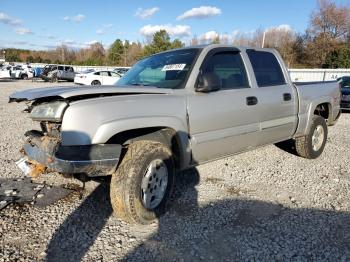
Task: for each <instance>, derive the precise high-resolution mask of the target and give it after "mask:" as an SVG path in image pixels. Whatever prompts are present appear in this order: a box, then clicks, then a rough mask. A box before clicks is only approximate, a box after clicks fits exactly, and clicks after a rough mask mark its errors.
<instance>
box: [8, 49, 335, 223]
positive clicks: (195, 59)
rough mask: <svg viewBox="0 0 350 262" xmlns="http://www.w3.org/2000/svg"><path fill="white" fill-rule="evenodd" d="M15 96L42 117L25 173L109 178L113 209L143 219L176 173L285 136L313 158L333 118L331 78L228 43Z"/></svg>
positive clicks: (162, 205)
mask: <svg viewBox="0 0 350 262" xmlns="http://www.w3.org/2000/svg"><path fill="white" fill-rule="evenodd" d="M13 101H18V102H20V101H27V104H29V108H28V110H27V111H28V112H29V113H30V115H29V116H30V118H31V119H32V120H33V121H36V122H40V123H41V125H40V127H41V130H35V131H28V132H26V136H27V142H25V144H24V146H23V151H22V152H23V157H24V161H25V163H26V167H27V168H28V169H29V171H28V173H29V174H37V173H39V172H43V170H46V171H48V172H51V171H56V172H58V173H63V174H76V175H77V176H82V174H85V177H86V178H88V177H96V176H108V175H111V176H112V179H111V184H110V199H111V203H112V207H113V209H114V210H115V214H116V215H117V216H119V217H121V218H123V219H124V220H126V221H130V222H136V223H141V224H148V223H150V222H152V221H153V220H154V219H156V218H157V217H158V216H159V215H161V214H162V213H163V212H165V210H166V207H167V202H168V201H169V200H170V199H171V192H172V190H173V188H174V184H175V181H176V180H175V177H176V174H177V172H178V171H181V170H184V169H187V168H190V167H193V166H196V165H199V164H201V163H206V162H208V161H213V160H215V159H218V158H223V157H227V156H230V155H232V154H237V153H240V152H244V151H248V150H252V149H255V148H257V147H260V146H263V145H268V144H272V143H277V142H281V141H286V140H290V139H294V141H295V148H296V151H297V153H298V154H299V155H300V156H301V157H304V158H308V159H314V158H317V157H318V156H320V155H321V153H322V152H323V149H324V147H325V145H326V141H327V132H328V127H327V126H328V125H333V124H335V122H336V120H337V119H338V117H339V115H340V106H339V102H340V90H339V84H338V83H337V82H336V81H334V82H328V83H322V82H318V83H311V84H306V85H294V84H293V83H292V82H291V80H290V77H289V74H288V71H287V68H286V67H285V65H284V63H283V60H282V58H281V56H280V55H279V54H278V52H277V51H276V50H274V49H258V48H257V49H252V48H243V47H233V46H230V45H207V46H198V47H188V48H181V49H177V50H170V51H167V52H163V53H159V54H156V55H153V56H150V57H147V58H145V59H143V60H141V61H139V62H138V63H137V64H136V65H135V66H134V67H133V68H132V69H130V71H129V72H128V73H127V74H126V75H125V76H124V77H122V78H121V79H120V80H119V82H118V85H117V86H107V87H99V88H94V87H86V88H84V87H81V88H78V89H77V88H75V87H71V88H69V87H64V88H41V89H32V90H23V91H19V92H17V93H14V94H12V95H11V96H10V102H13ZM28 101H30V102H31V104H30V103H29V102H28ZM22 168H23V170H25V168H24V167H22Z"/></svg>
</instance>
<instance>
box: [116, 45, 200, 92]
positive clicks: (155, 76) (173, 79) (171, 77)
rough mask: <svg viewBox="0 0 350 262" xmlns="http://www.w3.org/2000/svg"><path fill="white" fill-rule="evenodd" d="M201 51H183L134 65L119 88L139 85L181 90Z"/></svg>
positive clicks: (154, 56)
mask: <svg viewBox="0 0 350 262" xmlns="http://www.w3.org/2000/svg"><path fill="white" fill-rule="evenodd" d="M198 52H199V49H195V48H193V49H182V50H176V51H170V52H166V53H161V54H157V55H153V56H150V57H147V58H145V59H143V60H141V61H140V62H138V63H137V64H136V65H134V66H133V67H132V68H131V69H130V70H129V71H128V72H127V73H126V74H125V75H124V76H123V77H122V78H121V79H120V80H119V81H118V86H127V85H137V86H155V87H159V88H181V87H182V84H183V82H184V81H185V79H186V78H187V76H188V75H189V72H190V70H191V69H192V66H193V64H194V63H195V60H196V58H197V54H198Z"/></svg>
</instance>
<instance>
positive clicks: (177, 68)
mask: <svg viewBox="0 0 350 262" xmlns="http://www.w3.org/2000/svg"><path fill="white" fill-rule="evenodd" d="M185 66H186V64H170V65H165V66H164V67H163V68H162V71H181V70H184V68H185Z"/></svg>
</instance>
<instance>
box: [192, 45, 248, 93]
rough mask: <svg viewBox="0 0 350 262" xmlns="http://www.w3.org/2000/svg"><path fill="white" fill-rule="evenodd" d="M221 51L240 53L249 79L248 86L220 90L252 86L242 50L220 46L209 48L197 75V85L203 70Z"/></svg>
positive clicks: (221, 89)
mask: <svg viewBox="0 0 350 262" xmlns="http://www.w3.org/2000/svg"><path fill="white" fill-rule="evenodd" d="M219 53H237V54H238V55H239V57H240V58H241V61H242V64H243V67H244V71H245V76H246V79H247V86H244V87H241V88H220V90H218V91H224V90H225V91H226V90H240V89H247V88H251V87H252V86H251V84H250V81H249V75H248V70H247V65H246V63H245V61H244V58H243V56H242V52H241V50H239V49H238V48H235V47H218V48H214V49H211V50H209V52H208V53H207V54H206V56H205V58H204V60H203V62H202V64H201V66H200V67H199V74H198V76H197V79H196V82H195V86H197V84H198V81H199V77H200V75H201V74H202V71H203V70H204V69H205V67H206V66H207V65H208V63H209V61H210V59H211V58H212V57H213V56H214V55H216V54H219Z"/></svg>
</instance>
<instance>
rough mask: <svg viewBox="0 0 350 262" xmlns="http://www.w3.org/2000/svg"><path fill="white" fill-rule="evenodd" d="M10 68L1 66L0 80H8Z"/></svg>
mask: <svg viewBox="0 0 350 262" xmlns="http://www.w3.org/2000/svg"><path fill="white" fill-rule="evenodd" d="M10 70H11V66H5V65H3V66H2V67H1V69H0V78H10V76H11V74H10V72H11V71H10Z"/></svg>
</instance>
